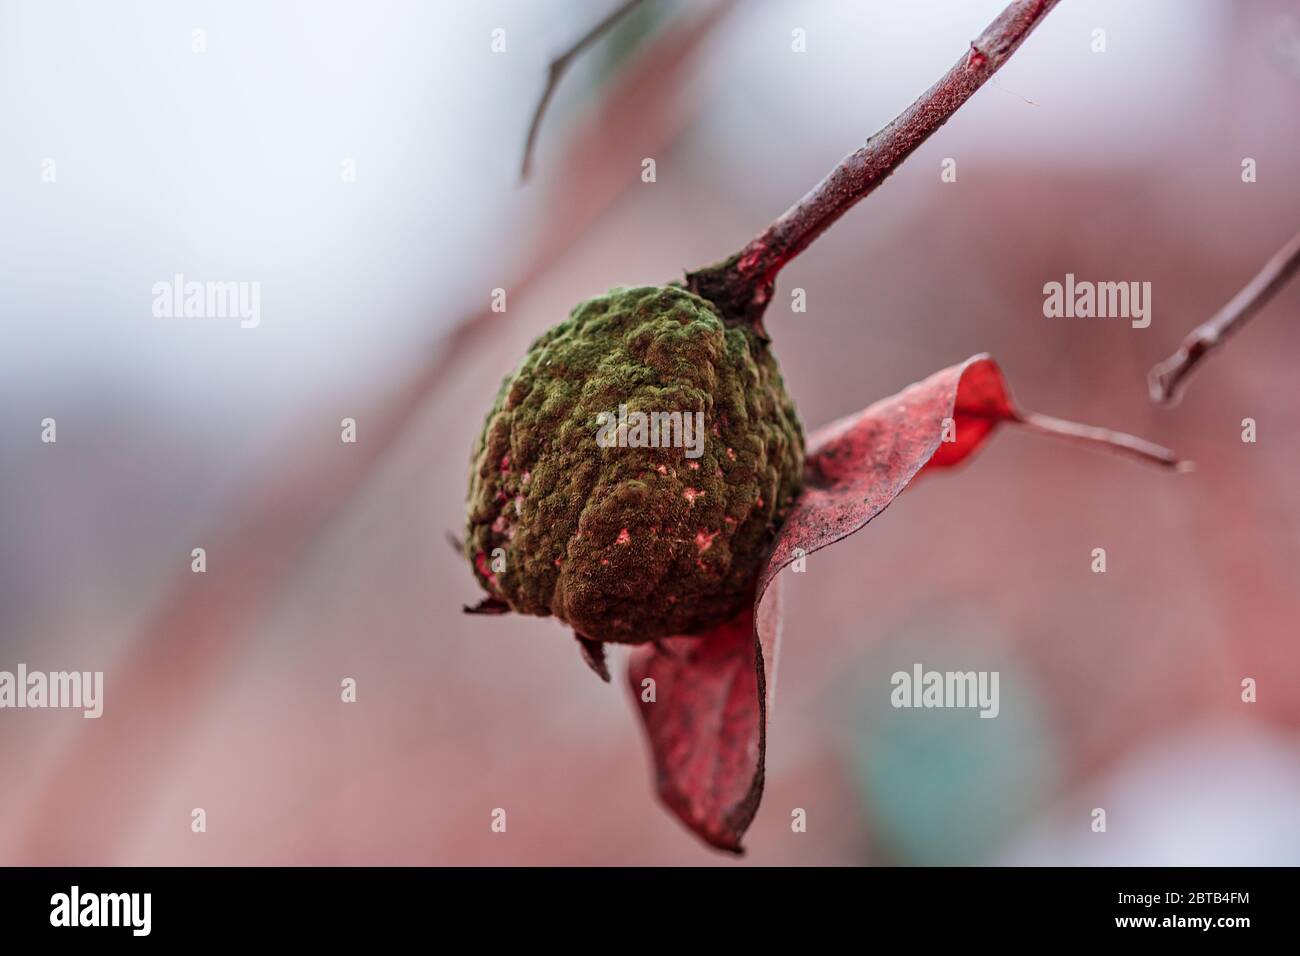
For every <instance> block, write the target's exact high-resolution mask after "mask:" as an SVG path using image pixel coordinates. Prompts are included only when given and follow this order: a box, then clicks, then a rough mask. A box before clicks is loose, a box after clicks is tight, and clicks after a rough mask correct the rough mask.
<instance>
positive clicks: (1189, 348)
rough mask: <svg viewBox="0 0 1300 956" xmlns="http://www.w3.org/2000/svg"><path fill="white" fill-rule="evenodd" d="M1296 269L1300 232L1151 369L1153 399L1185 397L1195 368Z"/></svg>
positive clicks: (1169, 400) (1299, 258) (1299, 261)
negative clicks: (1207, 319) (1185, 389)
mask: <svg viewBox="0 0 1300 956" xmlns="http://www.w3.org/2000/svg"><path fill="white" fill-rule="evenodd" d="M1297 269H1300V232H1297V233H1296V234H1295V235H1294V236H1292V237H1291V241H1290V242H1288V243H1287V244H1286V245H1285V246H1283V247H1282V248H1281V249H1279V250H1278V251H1277V252H1276V254H1274V256H1273V258H1271V259H1269V260H1268V262H1266V263H1264V268H1262V269H1260V270H1259V273H1258V274H1257V275H1256V276H1255V278H1253V279H1251V280H1250V282H1248V283H1247V284H1246V287H1245V288H1243V289H1242V290H1241V291H1240V292H1238V293H1237V294H1236V295H1234V296H1233V297H1232V298H1231V299H1229V300H1228V303H1227V305H1225V306H1224V307H1223V308H1221V309H1220V310H1219V311H1218V312H1216V313H1215V314H1214V316H1213V317H1211V318H1210V320H1209V321H1208V322H1205V323H1203V324H1201V325H1198V326H1197V327H1196V328H1194V329H1192V331H1191V332H1190V333H1188V336H1187V338H1185V339H1183V344H1182V345H1180V346H1179V347H1178V351H1177V352H1175V353H1174V354H1173V355H1171V356H1169V358H1167V359H1165V360H1164V361H1163V362H1161V363H1159V364H1158V365H1156V366H1154V367H1153V368H1152V369H1151V372H1150V373H1149V374H1148V376H1147V383H1148V384H1149V385H1150V387H1151V400H1152V401H1153V402H1162V403H1164V404H1170V405H1171V404H1173V403H1174V402H1176V401H1177V400H1178V398H1179V396H1180V395H1181V394H1182V389H1183V383H1184V382H1185V381H1186V379H1187V376H1189V375H1190V374H1191V373H1192V371H1193V370H1194V369H1195V368H1196V366H1198V365H1200V364H1201V361H1202V360H1203V359H1204V358H1205V357H1206V356H1207V355H1209V354H1210V353H1211V352H1212V351H1214V350H1215V349H1216V348H1218V347H1219V346H1220V345H1222V344H1223V343H1224V342H1225V341H1226V340H1227V338H1228V336H1230V335H1232V333H1233V332H1236V331H1237V330H1238V329H1239V328H1241V327H1242V326H1243V325H1245V324H1246V323H1247V322H1249V321H1250V320H1251V319H1252V318H1253V317H1254V315H1255V313H1256V312H1258V311H1259V310H1260V309H1262V308H1263V307H1264V305H1265V303H1267V302H1268V300H1269V299H1271V298H1273V296H1274V295H1275V294H1276V293H1277V290H1278V289H1280V288H1282V286H1284V285H1286V283H1287V280H1289V279H1290V278H1291V277H1292V276H1293V275H1295V274H1296V270H1297Z"/></svg>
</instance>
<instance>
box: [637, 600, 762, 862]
mask: <svg viewBox="0 0 1300 956" xmlns="http://www.w3.org/2000/svg"><path fill="white" fill-rule="evenodd" d="M779 592H780V588H779V586H778V587H776V588H773V589H772V591H771V593H770V596H769V598H768V600H766V601H764V602H762V605H761V606H760V607H759V608H758V613H759V615H760V616H759V623H758V626H757V627H755V625H754V610H753V609H750V608H747V609H745V610H744V611H742V612H741V613H740V615H739V616H737V617H736V618H735V619H733V620H731V621H729V622H727V623H726V624H723V625H721V626H719V627H716V628H714V629H713V630H712V631H710V632H709V633H708V634H705V635H702V636H700V637H670V638H667V639H665V640H662V641H659V642H657V643H656V644H654V645H641V646H639V647H637V648H636V649H635V650H634V651H633V652H632V658H631V661H630V662H629V665H628V681H629V682H630V684H631V687H632V693H633V695H634V697H635V700H636V701H637V705H638V707H639V709H640V712H641V719H642V720H643V721H644V722H645V727H646V735H647V736H648V737H649V739H650V749H651V752H652V756H653V759H654V765H655V768H656V775H657V778H658V781H657V783H658V790H659V797H660V799H661V800H663V802H664V803H665V804H667V806H668V807H669V808H670V809H671V810H672V811H673V813H675V814H676V815H677V817H678V818H679V819H680V820H681V821H682V822H683V823H685V824H686V825H687V826H688V827H690V828H691V829H692V830H694V831H695V833H696V834H698V835H699V836H700V837H702V838H703V839H704V840H705V841H707V842H708V843H710V844H712V845H713V846H715V847H717V848H718V849H720V850H729V851H731V852H733V853H740V852H741V848H740V838H741V836H742V835H743V834H744V832H745V831H746V830H747V829H748V828H749V824H750V822H751V821H752V820H753V819H754V814H755V813H756V812H757V811H758V802H759V799H760V798H761V797H762V795H763V760H764V754H765V753H766V744H767V720H766V714H767V708H768V704H769V703H770V702H771V697H772V686H773V683H772V680H771V676H770V675H771V670H770V667H768V666H765V664H764V662H767V661H772V660H775V656H776V642H777V636H778V631H779V629H780V620H781V613H780V598H779ZM756 648H761V650H759V653H758V656H756V653H755V651H756ZM647 678H648V679H651V680H653V681H654V684H653V698H654V699H652V700H648V699H647V697H649V696H650V689H651V688H650V686H649V685H646V684H645V683H644V682H645V681H646V679H647ZM756 678H757V679H756Z"/></svg>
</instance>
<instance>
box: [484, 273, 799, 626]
mask: <svg viewBox="0 0 1300 956" xmlns="http://www.w3.org/2000/svg"><path fill="white" fill-rule="evenodd" d="M638 413H640V414H638ZM700 426H702V428H701V427H700ZM803 456H804V447H803V430H802V428H801V427H800V425H799V419H798V416H797V415H796V414H795V409H794V404H793V402H791V400H790V397H789V395H787V394H786V390H785V385H784V383H783V382H782V380H781V373H780V371H779V370H778V369H777V364H776V360H775V359H774V358H773V357H772V353H771V351H770V350H769V348H768V346H767V344H766V343H765V342H763V341H762V340H761V339H760V338H759V337H758V335H756V334H755V333H754V331H753V330H751V329H750V328H748V327H746V326H731V325H728V324H727V323H726V322H724V321H723V319H722V318H721V316H719V314H718V312H717V311H716V310H715V309H714V307H713V306H712V305H711V304H710V303H709V302H707V301H705V300H704V299H701V298H699V297H698V296H696V295H692V294H691V293H690V292H687V291H686V290H684V289H680V288H677V287H674V286H649V287H642V288H633V289H624V288H616V289H612V290H610V291H609V292H608V293H606V294H605V295H601V296H597V297H596V298H594V299H589V300H588V301H586V302H583V303H582V304H580V305H579V306H578V307H577V308H575V309H574V310H573V312H572V313H571V314H570V316H569V318H568V319H566V320H565V321H563V322H561V323H560V324H559V325H556V326H555V327H553V328H552V329H550V330H549V331H547V332H546V333H544V334H543V335H542V336H541V337H540V338H538V339H537V341H536V342H534V343H533V345H532V347H531V348H530V349H529V350H528V354H527V355H526V356H524V360H523V362H522V363H521V364H520V366H519V368H518V370H517V371H515V372H514V373H513V374H512V375H510V376H509V377H508V378H507V379H506V380H505V382H504V383H503V384H502V387H501V391H500V393H499V394H498V395H497V399H496V402H495V404H494V405H493V407H492V411H491V412H490V413H489V414H488V417H487V422H486V424H485V425H484V427H483V433H482V435H481V436H480V437H479V440H478V442H477V443H476V445H475V448H474V455H473V464H472V471H471V474H470V486H469V504H468V518H467V528H466V533H465V556H466V557H467V558H468V559H469V561H470V564H471V566H472V567H473V569H474V574H475V576H476V577H477V578H478V581H479V584H481V585H482V586H483V587H484V588H485V589H486V590H487V592H488V594H489V595H491V596H492V597H493V598H495V599H496V600H497V601H499V602H503V603H504V604H506V605H508V607H509V608H510V610H513V611H516V612H519V613H521V614H539V615H548V614H553V615H554V616H555V617H557V618H559V619H560V620H561V621H564V622H565V623H567V624H569V625H570V626H572V627H573V628H574V630H575V631H577V632H578V634H579V635H581V636H582V637H585V638H587V639H589V640H593V641H611V642H619V643H640V642H642V641H649V640H654V639H656V638H661V637H668V636H672V635H685V634H700V633H703V632H704V631H706V630H708V629H709V628H710V627H713V626H714V625H717V624H721V623H724V622H725V621H727V620H730V619H731V618H732V617H733V616H734V615H735V614H736V613H737V612H738V611H739V610H740V609H741V608H742V607H743V606H744V604H745V603H746V602H747V601H750V600H752V598H753V585H754V580H755V578H756V577H757V574H758V571H759V567H760V562H761V561H762V558H763V556H764V553H765V551H766V549H767V547H768V546H769V544H770V543H771V541H772V537H773V535H774V533H775V532H776V530H777V528H778V527H780V524H781V522H782V520H783V519H784V517H785V514H786V512H787V511H788V509H789V507H790V505H791V504H792V503H793V501H794V498H795V495H796V494H798V491H799V487H800V480H801V477H802V474H803Z"/></svg>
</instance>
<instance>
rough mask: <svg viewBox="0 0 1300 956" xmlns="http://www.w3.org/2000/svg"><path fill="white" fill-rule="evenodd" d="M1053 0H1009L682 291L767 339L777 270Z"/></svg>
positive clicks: (932, 125)
mask: <svg viewBox="0 0 1300 956" xmlns="http://www.w3.org/2000/svg"><path fill="white" fill-rule="evenodd" d="M1057 2H1058V0H1015V2H1014V3H1012V4H1011V5H1010V6H1008V7H1007V8H1006V9H1005V10H1003V11H1002V13H1001V14H1000V15H999V16H998V18H997V19H996V20H994V21H993V22H992V23H991V24H989V26H988V27H987V28H986V29H985V30H984V32H983V33H981V34H980V36H979V38H978V39H977V40H975V41H974V42H973V43H972V44H971V45H970V49H969V50H968V51H967V52H966V55H965V56H963V57H962V58H961V59H960V60H958V61H957V63H956V65H955V66H953V68H952V69H950V70H949V71H948V72H947V73H946V74H945V75H944V76H943V78H942V79H940V80H939V82H938V83H936V84H934V86H932V87H930V88H929V89H928V90H926V91H925V92H924V93H923V94H921V96H920V98H919V99H918V100H917V101H916V102H915V103H913V104H912V105H911V106H909V107H908V108H907V109H906V110H904V111H903V112H902V113H901V114H900V115H899V116H898V117H897V118H896V119H895V120H894V121H893V122H892V123H890V124H889V125H888V126H886V127H885V128H884V129H882V130H880V132H878V133H876V134H875V135H874V136H872V137H871V138H870V139H869V140H867V142H866V145H864V146H863V147H862V148H861V149H858V150H857V151H855V152H853V153H850V154H849V155H848V156H846V157H844V159H842V160H841V161H840V164H839V165H838V166H836V167H835V169H833V170H832V171H831V173H830V175H829V176H827V177H826V178H825V179H823V180H822V181H821V182H820V183H818V184H817V185H816V186H814V187H813V188H812V190H811V191H810V192H809V193H808V195H806V196H804V197H803V198H802V199H800V200H799V201H798V202H797V203H795V204H794V205H793V206H791V207H790V208H789V209H788V210H786V212H785V213H784V214H783V215H782V216H781V217H780V218H779V219H777V220H776V221H775V222H773V223H772V224H771V225H770V226H768V227H767V229H765V230H764V231H763V232H762V233H760V234H759V235H758V236H756V237H755V238H754V239H753V241H751V242H750V243H749V245H747V246H745V248H744V249H742V250H740V252H738V253H736V254H735V255H734V256H731V257H730V258H729V259H725V260H723V261H722V262H719V263H716V264H715V265H711V266H707V267H705V268H703V269H700V270H699V271H697V272H691V273H688V274H687V276H686V284H687V288H689V289H690V290H691V291H692V292H694V293H696V294H697V295H700V296H702V297H703V298H706V299H708V300H709V301H711V302H713V303H714V304H715V305H717V306H718V308H719V309H720V310H721V311H722V314H723V315H725V316H727V317H728V318H730V319H731V320H733V321H740V322H746V323H748V324H750V325H752V326H754V328H755V329H756V330H757V331H758V333H759V334H760V335H762V336H763V337H764V338H766V333H765V332H764V330H763V312H764V310H766V308H767V304H768V302H769V301H770V300H771V298H772V290H773V287H774V285H775V283H776V274H777V273H778V272H779V271H780V270H781V267H782V266H784V265H785V264H786V263H787V262H789V261H790V260H791V259H793V258H794V257H795V256H797V255H799V253H801V252H803V250H804V249H806V248H807V247H808V245H809V244H810V243H811V242H812V241H813V240H814V239H816V238H817V237H818V236H820V235H821V234H822V233H823V232H825V231H826V229H827V228H829V227H830V225H831V224H832V223H834V222H835V221H836V220H837V219H839V218H840V216H842V215H844V213H846V212H848V210H849V209H850V208H851V207H852V206H853V205H854V204H855V203H856V202H858V201H859V200H860V199H862V198H864V197H866V196H868V195H870V194H871V192H872V191H873V190H874V189H875V188H876V187H877V186H879V185H880V184H881V183H882V182H883V181H884V180H885V178H886V177H887V176H888V175H889V174H890V173H892V172H893V171H894V170H895V169H897V168H898V165H899V164H900V163H902V162H903V160H905V159H907V157H908V156H910V155H911V154H912V152H913V151H914V150H915V149H916V148H917V147H918V146H920V145H921V144H922V143H924V142H925V141H926V140H927V139H929V137H930V135H931V134H932V133H933V132H934V131H935V130H937V129H938V128H939V127H940V126H942V125H943V124H944V123H946V122H947V121H948V118H949V117H950V116H952V114H953V113H955V112H957V110H958V108H960V107H961V105H962V104H963V103H965V102H966V101H967V100H968V99H970V97H971V96H972V94H974V92H975V91H976V90H978V89H979V88H980V87H981V86H983V85H984V84H985V83H986V82H987V81H988V79H989V77H991V76H992V75H993V74H994V73H996V72H997V71H998V69H999V68H1000V67H1001V66H1002V64H1004V63H1006V61H1007V60H1008V59H1009V58H1010V57H1011V54H1012V53H1014V52H1015V51H1016V48H1017V47H1019V46H1020V44H1021V43H1023V42H1024V40H1025V37H1027V36H1029V33H1030V31H1032V30H1033V29H1034V27H1036V26H1038V24H1039V23H1040V22H1041V21H1042V19H1043V17H1045V16H1046V15H1047V13H1048V12H1049V11H1050V10H1051V9H1052V7H1054V6H1056V4H1057Z"/></svg>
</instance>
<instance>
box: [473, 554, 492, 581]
mask: <svg viewBox="0 0 1300 956" xmlns="http://www.w3.org/2000/svg"><path fill="white" fill-rule="evenodd" d="M474 567H475V569H477V571H478V573H479V575H480V576H482V577H483V578H485V579H486V580H487V582H488V583H489V584H491V585H492V586H493V587H496V583H497V576H496V574H495V573H494V572H493V571H492V568H491V567H490V566H489V565H488V559H487V553H486V552H484V551H480V552H479V553H478V554H476V555H474Z"/></svg>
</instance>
